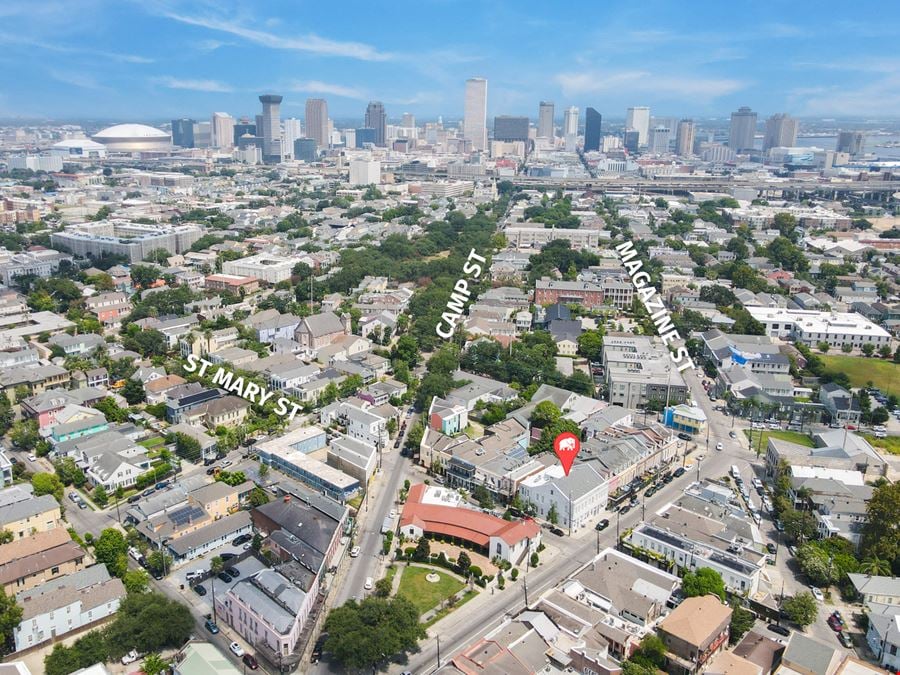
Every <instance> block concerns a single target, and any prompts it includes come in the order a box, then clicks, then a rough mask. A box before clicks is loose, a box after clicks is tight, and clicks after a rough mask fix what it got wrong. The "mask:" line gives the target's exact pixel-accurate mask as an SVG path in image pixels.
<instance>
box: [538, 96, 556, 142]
mask: <svg viewBox="0 0 900 675" xmlns="http://www.w3.org/2000/svg"><path fill="white" fill-rule="evenodd" d="M554 110H555V107H554V105H553V102H552V101H541V105H540V106H539V107H538V125H537V135H538V137H540V138H553V115H554Z"/></svg>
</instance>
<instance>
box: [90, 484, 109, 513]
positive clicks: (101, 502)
mask: <svg viewBox="0 0 900 675" xmlns="http://www.w3.org/2000/svg"><path fill="white" fill-rule="evenodd" d="M91 497H92V498H93V500H94V503H95V504H97V506H99V507H100V508H101V509H102V508H103V507H104V506H106V505H107V504H108V503H109V495H108V494H107V493H106V488H105V487H103V486H102V485H98V486H97V487H95V488H94V491H93V492H92V493H91Z"/></svg>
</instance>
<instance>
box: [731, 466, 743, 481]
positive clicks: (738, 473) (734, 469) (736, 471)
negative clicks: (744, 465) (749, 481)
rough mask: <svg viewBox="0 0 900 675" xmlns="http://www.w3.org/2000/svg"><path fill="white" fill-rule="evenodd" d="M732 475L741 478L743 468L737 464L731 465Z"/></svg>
mask: <svg viewBox="0 0 900 675" xmlns="http://www.w3.org/2000/svg"><path fill="white" fill-rule="evenodd" d="M731 477H732V478H740V477H741V470H740V469H738V467H737V464H732V465H731Z"/></svg>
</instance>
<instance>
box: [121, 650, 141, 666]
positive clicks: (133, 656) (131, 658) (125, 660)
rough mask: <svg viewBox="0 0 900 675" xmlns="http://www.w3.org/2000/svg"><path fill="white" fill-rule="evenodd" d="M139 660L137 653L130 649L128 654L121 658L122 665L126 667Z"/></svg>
mask: <svg viewBox="0 0 900 675" xmlns="http://www.w3.org/2000/svg"><path fill="white" fill-rule="evenodd" d="M139 658H140V657H139V656H138V653H137V652H136V651H135V650H134V649H132V650H131V651H130V652H128V653H127V654H126V655H125V656H123V657H122V665H123V666H127V665H128V664H129V663H134V662H135V661H137V660H138V659H139Z"/></svg>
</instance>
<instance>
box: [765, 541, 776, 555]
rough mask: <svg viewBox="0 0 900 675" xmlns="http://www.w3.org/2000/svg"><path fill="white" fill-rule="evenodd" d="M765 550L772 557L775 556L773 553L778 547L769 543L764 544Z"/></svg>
mask: <svg viewBox="0 0 900 675" xmlns="http://www.w3.org/2000/svg"><path fill="white" fill-rule="evenodd" d="M766 550H767V551H768V552H769V553H771V554H772V555H775V552H776V551H777V550H778V547H777V546H775V544H773V543H772V542H771V541H770V542H769V543H768V544H766Z"/></svg>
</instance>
